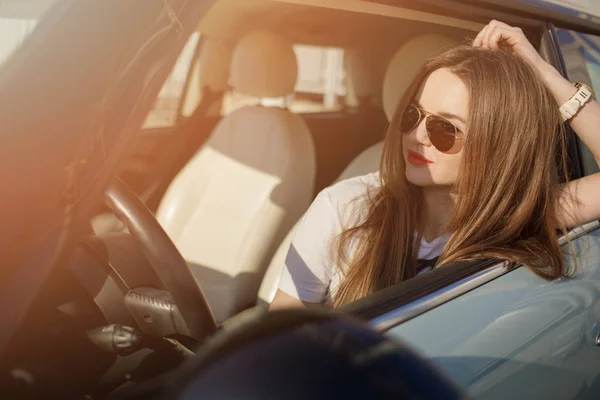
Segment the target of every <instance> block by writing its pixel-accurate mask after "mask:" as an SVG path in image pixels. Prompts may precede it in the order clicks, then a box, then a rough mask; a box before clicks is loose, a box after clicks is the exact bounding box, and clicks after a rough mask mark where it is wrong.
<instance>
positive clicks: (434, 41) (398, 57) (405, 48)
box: [383, 34, 457, 121]
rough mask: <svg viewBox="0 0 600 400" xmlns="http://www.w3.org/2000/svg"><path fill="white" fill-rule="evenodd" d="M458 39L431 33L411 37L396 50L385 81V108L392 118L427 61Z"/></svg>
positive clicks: (389, 118) (386, 113)
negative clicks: (399, 102) (404, 94)
mask: <svg viewBox="0 0 600 400" xmlns="http://www.w3.org/2000/svg"><path fill="white" fill-rule="evenodd" d="M456 44H457V42H456V40H454V39H452V38H450V37H447V36H443V35H439V34H429V35H423V36H418V37H416V38H413V39H410V40H409V41H407V42H406V43H404V45H402V47H401V48H400V49H399V50H398V51H397V52H396V54H395V55H394V57H393V58H392V61H391V62H390V64H389V65H388V69H387V72H386V74H385V79H384V81H383V109H384V111H385V115H386V116H387V119H388V121H391V120H392V117H393V115H394V112H395V111H396V106H397V105H398V101H399V100H400V97H402V94H403V93H404V91H405V90H406V89H407V88H408V86H409V85H410V83H411V82H412V80H413V79H414V77H415V76H416V75H417V72H418V71H419V69H420V68H421V67H422V66H423V64H424V63H425V61H426V60H427V59H428V58H429V57H430V56H431V55H433V54H435V53H436V52H439V51H441V50H442V49H446V48H450V47H452V46H453V45H456Z"/></svg>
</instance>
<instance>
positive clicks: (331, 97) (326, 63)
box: [221, 44, 347, 115]
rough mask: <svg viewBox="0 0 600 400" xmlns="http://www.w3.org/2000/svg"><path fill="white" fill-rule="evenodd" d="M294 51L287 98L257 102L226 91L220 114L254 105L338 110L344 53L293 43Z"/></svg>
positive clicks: (303, 110)
mask: <svg viewBox="0 0 600 400" xmlns="http://www.w3.org/2000/svg"><path fill="white" fill-rule="evenodd" d="M294 52H295V53H296V59H297V60H298V79H297V81H296V87H295V90H294V93H293V94H290V95H289V96H288V97H287V98H277V99H258V98H256V97H253V96H247V95H244V94H242V93H237V92H235V91H230V92H228V93H226V94H225V97H224V99H223V107H222V110H221V114H222V115H227V114H229V113H231V112H233V111H235V110H237V109H239V108H241V107H243V106H247V105H256V104H262V105H265V106H287V107H288V109H289V110H290V111H292V112H294V113H298V114H302V113H315V112H317V113H318V112H331V111H338V110H341V109H342V108H343V107H344V101H345V96H346V91H347V90H346V70H345V66H344V50H343V49H340V48H335V47H322V46H312V45H303V44H296V45H294Z"/></svg>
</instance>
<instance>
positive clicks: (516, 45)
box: [473, 20, 548, 73]
mask: <svg viewBox="0 0 600 400" xmlns="http://www.w3.org/2000/svg"><path fill="white" fill-rule="evenodd" d="M473 46H477V47H483V48H486V49H490V50H500V49H502V50H508V51H514V52H515V53H516V54H518V55H520V56H521V57H522V58H523V59H525V61H527V63H528V64H529V65H531V66H532V67H533V68H534V69H536V70H537V71H538V72H539V73H542V72H544V70H545V69H546V68H547V66H548V64H547V63H546V62H545V61H544V59H543V58H542V57H541V56H540V55H539V54H538V52H537V51H536V50H535V48H534V47H533V45H532V44H531V43H530V42H529V40H527V37H526V36H525V34H524V33H523V31H522V30H521V28H517V27H513V26H510V25H508V24H505V23H504V22H500V21H496V20H492V21H490V23H489V24H487V25H486V26H485V27H484V28H483V29H482V30H481V31H480V32H479V34H478V35H477V37H476V38H475V40H474V41H473Z"/></svg>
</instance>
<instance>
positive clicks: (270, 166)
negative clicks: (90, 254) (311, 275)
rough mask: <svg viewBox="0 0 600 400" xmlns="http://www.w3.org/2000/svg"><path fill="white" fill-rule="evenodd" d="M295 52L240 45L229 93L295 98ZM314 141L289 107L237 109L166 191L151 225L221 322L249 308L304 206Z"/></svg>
mask: <svg viewBox="0 0 600 400" xmlns="http://www.w3.org/2000/svg"><path fill="white" fill-rule="evenodd" d="M296 75H297V67H296V58H295V55H294V52H293V49H292V45H291V44H290V43H288V42H287V41H285V40H284V39H283V38H282V37H279V36H276V35H273V34H271V33H269V32H252V33H249V34H248V35H246V36H245V37H243V38H242V39H241V40H240V42H239V43H238V45H237V46H236V48H235V49H234V53H233V56H232V61H231V78H230V83H231V85H232V87H233V89H234V90H236V91H239V92H241V93H243V94H245V95H250V96H255V97H257V98H265V97H269V98H273V97H283V96H286V95H288V94H290V93H292V92H293V90H294V85H295V81H296ZM315 172H316V161H315V151H314V146H313V142H312V138H311V135H310V132H309V131H308V128H307V127H306V125H305V123H304V121H303V120H302V119H301V118H300V117H299V116H297V115H294V114H292V113H291V112H289V111H288V110H287V109H282V108H268V107H261V106H248V107H243V108H241V109H239V110H237V111H235V112H233V113H231V114H230V115H228V116H227V117H225V118H224V119H223V120H222V121H221V122H220V123H219V124H218V125H217V127H216V128H215V130H214V131H213V133H212V135H211V137H210V138H209V139H208V141H207V142H206V144H205V145H203V146H202V148H201V149H200V150H199V151H198V152H197V153H196V154H195V155H194V156H193V157H192V159H191V160H190V161H189V163H188V164H187V165H186V166H185V167H184V168H183V169H182V171H181V172H180V173H179V174H178V175H177V177H176V178H175V179H174V180H173V182H172V183H171V185H170V187H169V189H168V190H167V192H166V194H165V197H164V198H163V200H162V202H161V204H160V207H159V209H158V212H157V219H158V221H159V222H160V223H161V224H162V226H163V227H164V228H165V230H166V231H167V233H168V234H169V236H170V237H171V239H172V240H173V241H174V242H175V244H176V245H177V248H178V249H179V250H180V252H181V253H182V254H183V256H184V257H185V258H186V259H187V260H188V262H189V264H190V268H191V269H192V272H193V273H194V275H195V276H196V278H197V280H198V283H199V284H200V286H201V287H202V289H203V290H204V292H205V294H206V297H207V299H208V302H209V304H210V305H211V307H212V308H213V312H214V313H215V317H216V319H217V321H218V322H222V321H224V320H225V319H226V318H228V317H229V316H231V315H233V314H235V313H237V312H239V311H241V310H243V309H245V308H247V307H250V306H252V305H254V304H255V302H256V295H257V292H258V288H259V286H260V282H261V280H262V277H263V275H264V272H265V270H266V266H267V264H268V262H269V260H270V259H271V256H272V254H273V253H274V251H275V249H276V248H277V245H278V244H279V243H280V242H281V240H282V239H283V237H284V236H285V234H286V233H287V232H288V231H289V229H290V228H291V226H292V225H293V224H294V223H295V221H296V220H297V219H298V218H299V217H300V216H301V215H302V213H303V212H304V211H305V210H306V209H307V208H308V206H309V204H310V202H311V199H312V195H313V190H314V179H315Z"/></svg>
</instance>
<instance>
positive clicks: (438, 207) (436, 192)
mask: <svg viewBox="0 0 600 400" xmlns="http://www.w3.org/2000/svg"><path fill="white" fill-rule="evenodd" d="M422 190H423V199H424V201H425V210H424V211H425V219H424V221H423V222H424V226H423V237H424V238H425V240H427V241H428V242H430V241H432V240H433V239H435V238H436V237H439V236H443V235H445V234H446V233H448V232H447V227H448V221H449V220H450V215H451V213H452V208H453V207H454V201H453V199H452V195H451V194H450V187H449V186H441V187H440V186H428V187H423V188H422Z"/></svg>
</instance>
